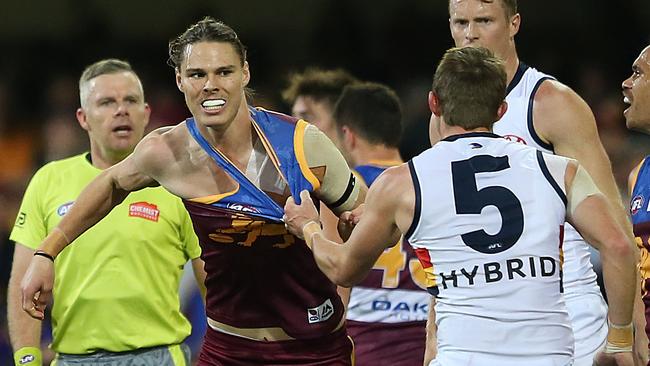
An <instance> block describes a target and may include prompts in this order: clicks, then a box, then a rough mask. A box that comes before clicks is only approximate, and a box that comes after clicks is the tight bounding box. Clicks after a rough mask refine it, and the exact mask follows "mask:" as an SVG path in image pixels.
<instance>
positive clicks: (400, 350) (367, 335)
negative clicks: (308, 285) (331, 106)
mask: <svg viewBox="0 0 650 366" xmlns="http://www.w3.org/2000/svg"><path fill="white" fill-rule="evenodd" d="M397 164H399V163H398V162H395V163H392V164H391V163H387V162H376V163H374V162H373V164H368V165H361V166H357V167H356V168H355V170H356V171H357V173H359V175H360V176H361V177H362V178H363V180H364V181H365V182H366V185H368V186H370V185H371V184H372V183H373V182H374V181H375V179H377V177H378V176H379V175H380V174H381V173H382V172H383V171H384V170H386V169H387V168H389V167H390V166H393V165H397ZM430 299H431V295H429V294H428V293H427V292H426V278H425V275H424V270H423V269H422V265H421V264H420V263H419V261H418V259H417V257H416V255H415V252H414V251H413V249H412V248H411V246H410V245H409V244H408V243H407V242H405V241H403V240H400V241H399V242H398V243H396V244H395V245H394V246H392V247H391V248H389V249H386V250H385V251H384V253H382V255H381V256H380V257H379V259H378V260H377V262H376V263H375V265H374V267H373V269H372V270H371V271H370V273H369V274H368V276H367V277H366V279H365V280H363V282H361V283H360V284H358V285H357V286H355V287H353V288H352V292H351V294H350V302H349V305H348V310H347V320H348V323H347V327H348V333H349V334H350V336H351V337H352V339H353V340H354V342H355V353H356V357H357V359H356V360H357V364H358V365H359V366H364V365H421V364H422V362H423V360H424V350H425V345H426V344H425V343H426V328H425V326H426V320H427V315H428V306H429V301H430Z"/></svg>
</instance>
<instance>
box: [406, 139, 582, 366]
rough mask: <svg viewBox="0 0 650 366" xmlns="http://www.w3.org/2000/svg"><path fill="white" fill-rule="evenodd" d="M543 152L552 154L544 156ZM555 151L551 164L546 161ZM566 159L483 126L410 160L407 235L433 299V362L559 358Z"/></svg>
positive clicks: (562, 357) (565, 332)
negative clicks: (412, 206)
mask: <svg viewBox="0 0 650 366" xmlns="http://www.w3.org/2000/svg"><path fill="white" fill-rule="evenodd" d="M545 158H546V159H549V158H550V159H554V164H553V165H551V166H550V168H549V166H548V165H547V163H546V160H545ZM558 159H560V160H561V161H560V164H555V163H557V162H558ZM567 161H568V160H566V159H564V158H559V157H552V156H549V155H546V156H544V155H543V153H541V152H537V151H536V150H535V149H532V148H528V147H525V146H522V145H520V144H514V143H511V142H508V141H506V140H504V139H502V138H499V137H498V136H497V135H493V134H491V133H469V134H464V135H457V136H452V137H449V138H447V139H444V140H442V141H441V142H440V143H438V144H436V146H434V147H433V148H431V149H429V150H427V151H426V152H424V153H423V154H421V155H419V156H417V157H415V158H414V159H413V160H412V161H411V162H409V164H410V168H411V174H412V175H413V176H414V184H415V186H416V197H417V198H416V210H415V217H414V221H413V225H412V227H411V228H410V229H409V230H408V232H407V233H406V236H405V237H406V238H407V239H408V240H409V242H410V243H411V244H412V245H413V247H414V248H416V252H417V254H418V257H419V258H420V260H421V262H422V264H423V267H424V268H425V272H426V273H427V282H428V283H427V286H428V288H429V292H431V293H432V294H433V295H435V296H436V297H437V299H436V309H435V310H436V323H437V326H438V355H437V359H436V360H437V361H436V362H439V363H440V364H441V365H465V364H468V363H471V364H472V365H495V364H499V365H520V364H524V363H525V364H526V365H564V364H568V363H569V362H570V361H571V358H572V354H573V334H572V331H571V328H570V325H569V319H568V314H567V311H566V307H565V304H564V299H563V297H562V296H561V286H562V273H561V268H562V255H561V243H562V239H561V236H562V232H563V228H562V226H563V225H564V221H565V210H566V207H565V205H566V204H565V202H566V197H565V195H564V188H563V187H564V180H563V177H564V169H565V168H566V162H567Z"/></svg>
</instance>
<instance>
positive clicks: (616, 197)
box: [596, 169, 632, 235]
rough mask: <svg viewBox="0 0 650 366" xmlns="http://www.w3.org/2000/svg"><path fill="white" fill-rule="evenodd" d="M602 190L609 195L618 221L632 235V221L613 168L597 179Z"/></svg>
mask: <svg viewBox="0 0 650 366" xmlns="http://www.w3.org/2000/svg"><path fill="white" fill-rule="evenodd" d="M596 182H597V184H598V187H599V188H600V190H601V192H602V193H603V194H604V195H605V197H607V200H608V201H609V204H610V206H611V207H612V209H613V214H614V217H615V218H616V221H617V222H618V223H619V225H621V227H622V228H623V230H624V231H625V232H627V233H629V234H630V235H632V234H631V233H632V223H631V222H630V218H629V215H628V211H627V208H626V206H625V205H624V204H623V199H622V198H621V194H620V192H619V190H618V187H617V186H616V182H615V181H614V177H613V175H612V172H611V169H608V171H607V174H606V175H605V177H601V179H600V181H596Z"/></svg>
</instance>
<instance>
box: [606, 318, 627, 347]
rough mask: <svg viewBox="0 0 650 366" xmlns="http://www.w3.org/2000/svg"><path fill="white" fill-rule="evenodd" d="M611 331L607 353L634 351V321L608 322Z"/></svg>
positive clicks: (608, 334) (608, 337) (608, 336)
mask: <svg viewBox="0 0 650 366" xmlns="http://www.w3.org/2000/svg"><path fill="white" fill-rule="evenodd" d="M607 323H608V325H609V332H608V333H607V343H606V344H605V353H619V352H632V345H633V344H634V327H633V326H632V323H630V324H627V325H616V324H612V323H611V322H609V321H608V322H607Z"/></svg>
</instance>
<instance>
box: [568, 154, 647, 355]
mask: <svg viewBox="0 0 650 366" xmlns="http://www.w3.org/2000/svg"><path fill="white" fill-rule="evenodd" d="M565 187H566V190H567V202H568V203H567V221H569V222H570V223H571V224H573V225H574V226H575V227H576V229H578V231H579V232H580V234H582V236H583V237H584V238H585V239H586V240H587V242H589V243H590V244H591V245H592V246H594V247H595V248H596V249H598V251H599V252H600V256H601V261H602V266H603V276H604V279H605V290H606V291H607V295H608V299H609V312H608V320H609V334H608V337H607V346H606V348H605V352H604V353H603V354H602V355H599V356H598V357H599V358H598V360H600V361H599V362H601V363H602V362H606V361H607V360H608V359H609V361H611V362H619V361H616V360H615V359H623V360H628V359H629V360H630V361H631V359H632V354H631V352H632V345H633V341H634V340H633V331H632V328H633V327H632V318H633V317H632V311H633V307H634V298H635V293H636V289H637V287H636V286H637V270H636V264H637V260H638V259H637V251H636V248H635V246H634V243H633V240H632V238H631V236H630V234H629V233H628V232H627V231H625V230H624V229H623V228H622V227H621V225H619V224H617V222H616V219H615V214H614V210H613V209H612V207H611V206H610V204H609V202H608V200H607V199H606V198H605V196H604V195H603V194H602V193H600V191H599V189H598V187H596V185H595V183H594V182H593V180H592V179H591V177H590V176H589V174H588V173H587V172H586V170H585V169H584V168H582V167H581V166H580V165H579V164H578V163H577V162H575V161H571V162H569V164H568V165H567V168H566V175H565ZM616 353H626V354H627V355H624V356H620V355H619V356H616V357H614V356H613V355H614V354H616ZM621 362H623V361H620V362H619V363H618V364H621ZM625 362H627V361H625ZM625 362H623V363H622V364H625Z"/></svg>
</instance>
